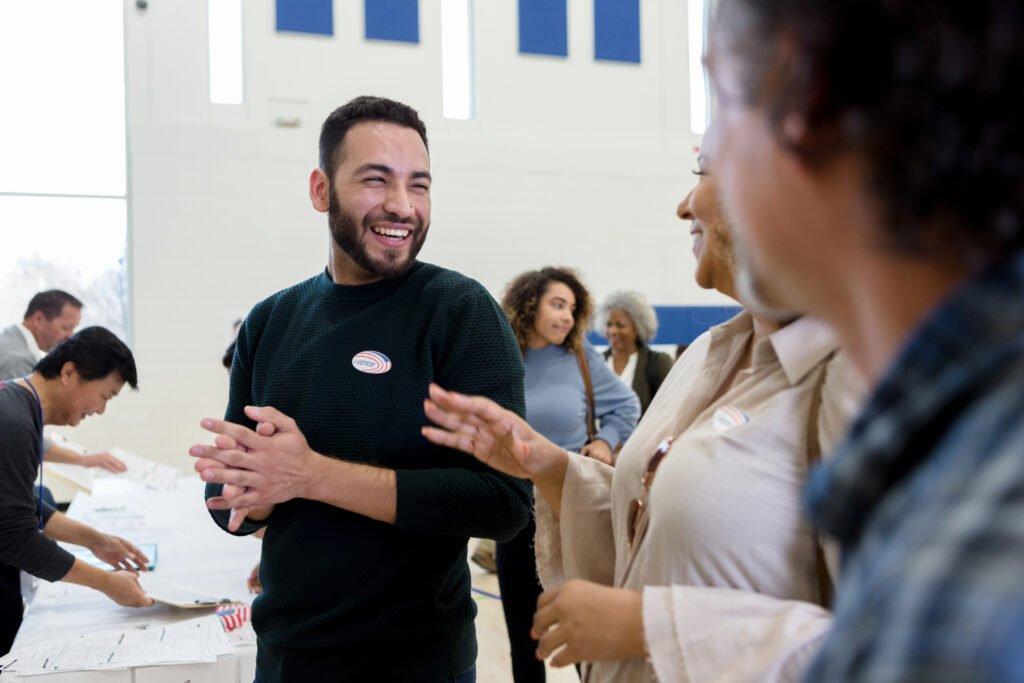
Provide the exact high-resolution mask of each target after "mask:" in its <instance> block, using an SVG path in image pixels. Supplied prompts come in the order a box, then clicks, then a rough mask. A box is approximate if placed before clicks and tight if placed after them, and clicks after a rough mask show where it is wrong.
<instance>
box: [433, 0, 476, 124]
mask: <svg viewBox="0 0 1024 683" xmlns="http://www.w3.org/2000/svg"><path fill="white" fill-rule="evenodd" d="M441 72H442V73H441V90H442V97H443V100H444V116H445V118H448V119H471V118H473V115H474V114H475V111H474V110H475V107H474V106H473V105H474V101H475V99H476V98H475V97H474V93H473V0H441Z"/></svg>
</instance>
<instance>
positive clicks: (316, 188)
mask: <svg viewBox="0 0 1024 683" xmlns="http://www.w3.org/2000/svg"><path fill="white" fill-rule="evenodd" d="M330 192H331V184H330V182H328V180H327V174H326V173H325V172H324V171H323V169H321V168H314V169H313V171H312V172H311V173H310V174H309V200H310V202H312V203H313V208H314V209H316V210H317V211H319V212H320V213H327V209H328V207H329V206H330Z"/></svg>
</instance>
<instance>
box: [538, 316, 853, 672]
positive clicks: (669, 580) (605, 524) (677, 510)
mask: <svg viewBox="0 0 1024 683" xmlns="http://www.w3.org/2000/svg"><path fill="white" fill-rule="evenodd" d="M752 335H753V320H752V318H751V316H750V314H749V313H746V312H744V313H741V314H739V315H738V316H736V317H735V318H733V319H732V320H730V321H728V322H726V323H724V324H722V325H719V326H717V327H715V328H713V329H711V330H709V331H708V332H707V333H705V334H704V335H702V336H701V337H700V338H698V339H697V341H695V342H694V344H693V345H691V346H690V348H689V349H687V351H686V352H685V353H684V354H683V356H682V357H681V358H680V359H679V361H678V362H677V363H676V364H675V366H674V367H673V369H672V372H671V373H670V374H669V376H668V377H667V378H666V380H665V383H664V385H663V386H662V388H661V390H660V391H659V392H658V395H657V397H656V398H655V400H654V402H653V403H652V404H651V406H650V408H649V410H648V412H647V413H646V415H645V416H644V418H643V420H642V421H641V422H640V425H639V427H638V428H637V430H636V431H635V432H634V433H633V436H632V437H631V438H630V439H629V441H628V442H627V443H626V445H625V447H624V448H623V450H622V452H621V453H620V455H619V458H618V461H617V463H616V467H615V468H614V469H612V468H611V467H608V466H606V465H604V464H602V463H600V462H597V461H595V460H591V459H589V458H585V457H582V456H580V455H577V454H570V463H569V468H568V471H567V473H566V479H565V485H564V488H563V493H562V509H561V517H560V518H556V517H555V516H554V514H553V513H552V511H551V508H550V507H549V506H548V505H547V504H546V503H545V502H544V500H543V498H542V497H541V496H537V537H536V550H537V566H538V571H539V574H540V577H541V581H542V582H543V584H544V585H545V586H546V587H551V586H554V585H557V584H559V583H562V582H564V581H567V580H569V579H574V578H581V579H586V580H590V581H596V582H599V583H602V584H605V585H614V586H618V587H625V588H630V589H634V590H642V591H643V618H644V630H645V638H646V641H647V646H648V651H649V653H650V659H649V660H641V659H634V660H626V661H621V662H597V663H595V664H594V665H592V667H591V671H590V672H589V681H653V680H660V681H663V682H668V681H781V680H786V681H788V680H796V679H798V678H799V676H800V674H801V673H802V671H803V669H804V667H805V666H806V665H807V664H808V663H809V658H810V656H811V654H813V650H814V648H815V645H816V643H817V642H818V641H819V639H820V638H821V637H822V636H823V635H824V632H825V630H826V629H827V628H828V625H829V620H830V615H829V612H828V611H827V610H825V609H823V608H822V607H820V606H819V604H818V600H819V595H820V588H819V585H818V555H817V546H816V543H817V539H816V537H815V535H814V534H813V532H812V531H811V530H810V528H809V527H808V526H807V524H806V523H805V521H804V519H803V516H802V512H801V487H802V485H803V482H804V481H805V480H806V475H807V467H808V441H809V439H808V435H809V433H810V429H811V426H810V422H809V421H810V419H811V405H810V404H811V397H812V394H813V393H814V389H815V384H816V381H817V378H818V376H819V372H825V373H826V374H825V377H824V384H823V385H822V387H821V405H820V408H819V412H818V416H817V425H816V429H817V430H818V438H819V442H820V445H821V449H822V452H823V453H825V454H826V457H827V453H828V451H829V449H830V447H831V446H832V445H834V443H835V441H836V440H837V439H838V437H840V436H841V435H842V433H843V431H844V429H845V427H846V425H847V423H848V421H849V420H850V418H851V417H852V416H853V414H854V413H855V412H856V410H857V409H858V407H859V404H860V398H861V397H862V396H863V395H864V386H863V383H862V381H861V380H860V379H859V377H857V375H856V373H855V372H854V371H853V369H852V367H851V366H850V365H849V362H848V360H847V359H846V358H845V357H844V356H843V355H842V354H837V355H833V352H835V351H836V348H837V347H836V341H835V338H834V336H833V335H832V333H831V331H830V330H829V329H828V328H827V327H826V326H825V325H824V324H823V323H821V322H819V321H817V320H813V319H811V318H801V319H799V320H797V321H795V322H793V323H791V324H790V325H788V326H786V327H784V328H782V329H780V330H778V331H776V332H774V333H773V334H771V335H770V336H769V337H768V338H766V339H763V340H761V341H759V342H758V344H757V345H756V347H755V348H754V349H753V351H752V354H753V355H752V364H751V366H750V368H749V369H748V370H745V371H743V372H741V373H740V374H739V375H738V376H737V378H736V381H735V383H734V384H733V386H732V388H731V389H729V390H728V391H727V392H726V393H725V394H724V395H723V396H721V397H720V398H719V399H718V400H716V401H715V402H714V403H712V402H711V398H712V397H713V396H714V395H715V394H716V393H717V391H716V390H717V389H718V388H719V387H720V386H721V384H722V382H724V381H726V380H727V378H728V377H729V376H730V375H731V370H732V369H734V368H735V367H736V366H737V365H738V364H739V363H741V362H742V360H743V358H744V355H745V353H746V350H747V347H748V345H749V342H750V340H751V337H752ZM825 363H827V365H823V364H825ZM676 435H680V436H679V437H678V438H677V439H676V440H675V442H674V443H673V445H672V449H671V451H670V452H669V454H668V455H667V456H666V457H665V459H664V460H663V461H662V462H661V465H660V467H659V469H658V471H657V475H656V476H655V478H654V482H653V485H652V487H651V492H650V498H649V500H648V510H649V514H650V523H649V527H648V530H647V532H646V536H645V537H644V538H643V540H642V542H641V543H640V544H639V545H638V547H637V549H636V551H635V554H636V557H635V559H634V558H633V557H632V553H631V551H630V550H629V547H628V543H627V540H626V538H627V528H626V526H627V518H628V510H629V505H630V502H631V501H632V500H633V499H634V498H636V497H638V496H641V495H642V492H643V487H642V485H641V483H640V479H641V475H642V473H643V471H644V469H645V468H646V466H647V464H648V461H649V460H650V457H651V456H652V455H653V454H654V452H655V449H656V448H657V446H658V444H659V443H660V442H661V441H662V440H663V439H665V438H666V437H669V436H676ZM833 560H834V558H833V557H832V554H831V553H829V567H830V569H833V570H834V567H835V562H834V561H833ZM832 573H833V576H834V575H835V572H834V571H833V572H832Z"/></svg>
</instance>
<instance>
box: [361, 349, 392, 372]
mask: <svg viewBox="0 0 1024 683" xmlns="http://www.w3.org/2000/svg"><path fill="white" fill-rule="evenodd" d="M352 367H354V368H355V369H356V370H358V371H359V372H365V373H366V374H368V375H383V374H384V373H385V372H387V371H388V370H390V369H391V359H390V358H388V357H387V356H385V355H384V354H383V353H381V352H380V351H360V352H359V353H357V354H356V355H354V356H352Z"/></svg>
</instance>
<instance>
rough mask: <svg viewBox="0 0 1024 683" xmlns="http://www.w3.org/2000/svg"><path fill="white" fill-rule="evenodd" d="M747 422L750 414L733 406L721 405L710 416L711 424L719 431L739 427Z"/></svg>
mask: <svg viewBox="0 0 1024 683" xmlns="http://www.w3.org/2000/svg"><path fill="white" fill-rule="evenodd" d="M748 422H750V416H748V415H747V414H746V413H745V412H743V411H742V410H740V409H739V408H737V407H735V406H722V407H721V408H719V409H718V410H716V411H715V414H714V416H712V418H711V424H712V425H714V427H715V429H716V430H718V431H720V432H725V431H728V430H730V429H735V428H736V427H741V426H743V425H745V424H747V423H748Z"/></svg>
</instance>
